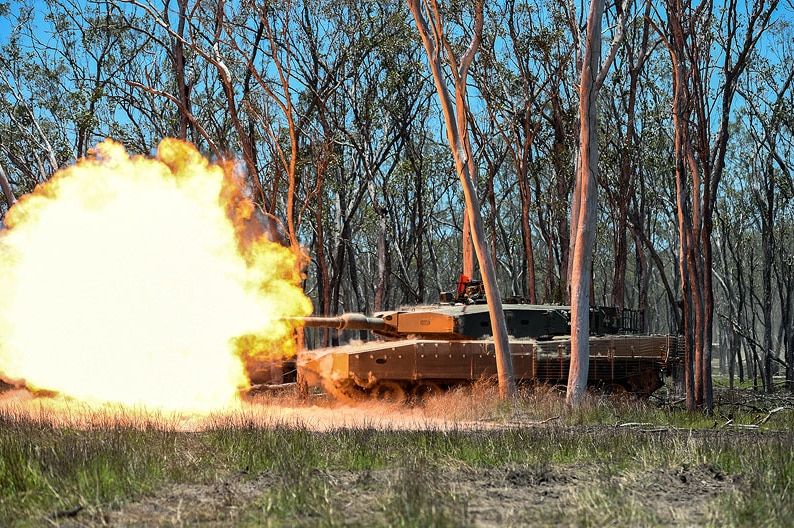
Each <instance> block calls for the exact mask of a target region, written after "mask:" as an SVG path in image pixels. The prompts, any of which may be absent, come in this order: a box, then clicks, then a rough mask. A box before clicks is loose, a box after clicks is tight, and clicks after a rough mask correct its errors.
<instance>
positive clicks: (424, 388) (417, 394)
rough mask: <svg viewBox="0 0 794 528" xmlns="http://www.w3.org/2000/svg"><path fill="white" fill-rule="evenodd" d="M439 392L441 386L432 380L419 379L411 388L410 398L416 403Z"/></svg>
mask: <svg viewBox="0 0 794 528" xmlns="http://www.w3.org/2000/svg"><path fill="white" fill-rule="evenodd" d="M439 394H441V387H439V386H438V384H437V383H433V382H432V381H420V382H419V383H417V384H416V385H414V387H413V389H411V398H412V399H413V400H414V401H415V402H417V403H421V402H424V401H425V400H427V399H428V398H430V397H433V396H438V395H439Z"/></svg>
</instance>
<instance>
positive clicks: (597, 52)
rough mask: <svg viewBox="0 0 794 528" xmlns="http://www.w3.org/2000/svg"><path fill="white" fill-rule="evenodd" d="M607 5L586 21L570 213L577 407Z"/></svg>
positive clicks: (584, 353)
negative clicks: (577, 167)
mask: <svg viewBox="0 0 794 528" xmlns="http://www.w3.org/2000/svg"><path fill="white" fill-rule="evenodd" d="M603 13H604V2H603V0H593V1H592V2H591V3H590V12H589V14H588V16H587V37H586V41H585V52H584V61H583V63H582V77H581V82H580V85H579V121H580V122H579V127H580V135H579V137H580V148H581V154H580V170H579V171H578V173H577V179H576V185H575V187H574V199H573V207H574V208H577V207H578V210H576V209H574V210H572V212H571V240H572V241H573V244H571V245H572V249H573V252H572V255H573V256H572V260H571V272H570V273H569V275H570V279H571V366H570V371H569V373H568V393H567V402H568V404H569V405H571V406H572V407H576V406H578V405H579V404H580V403H581V402H582V400H583V398H584V395H585V391H586V389H587V374H588V370H589V366H590V277H591V274H592V273H591V272H592V267H593V244H594V242H595V231H596V211H597V204H598V183H597V178H598V122H597V115H596V108H597V106H596V99H597V95H598V84H597V76H598V71H599V61H600V58H601V18H602V15H603Z"/></svg>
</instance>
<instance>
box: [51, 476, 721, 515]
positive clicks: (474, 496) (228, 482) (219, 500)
mask: <svg viewBox="0 0 794 528" xmlns="http://www.w3.org/2000/svg"><path fill="white" fill-rule="evenodd" d="M314 478H316V479H318V480H319V481H321V482H322V485H324V486H327V487H328V489H329V490H330V494H331V496H332V497H333V500H334V501H336V502H337V503H338V506H339V508H341V509H343V511H345V512H346V514H347V517H346V523H347V524H348V525H360V526H364V525H384V524H386V522H385V520H384V519H382V518H379V516H380V515H381V514H382V511H383V506H384V504H385V501H387V500H389V496H390V495H393V494H395V493H399V492H400V481H401V478H403V476H401V474H400V471H399V470H378V471H361V472H351V471H318V472H317V474H316V475H315V476H314ZM277 481H278V479H277V477H275V476H274V475H271V474H267V473H263V474H260V475H256V476H253V477H251V476H250V475H235V476H232V477H229V478H225V479H222V480H220V481H218V482H216V483H213V484H206V485H202V484H190V485H188V484H179V485H175V486H172V487H170V488H167V489H163V490H160V491H159V492H158V493H157V494H155V495H151V496H147V497H144V498H142V499H141V500H139V501H137V502H132V503H128V504H125V505H123V506H122V507H120V508H118V509H116V510H112V511H104V512H99V511H82V512H80V513H79V514H77V515H76V516H75V517H74V518H72V519H61V522H60V523H59V524H60V526H64V527H71V526H74V527H76V526H100V525H112V526H182V525H201V526H211V527H212V526H234V525H235V524H237V523H238V522H239V521H241V520H242V519H248V520H249V521H250V520H252V518H257V517H259V516H260V515H264V511H265V510H266V509H267V504H266V501H263V500H262V498H263V497H265V496H267V494H268V493H269V492H270V491H271V489H272V488H273V487H274V486H275V485H277ZM433 484H434V485H436V486H438V493H440V494H445V495H450V496H452V495H454V496H455V497H457V498H458V499H457V501H458V503H459V505H460V506H461V508H460V512H461V515H465V518H460V519H459V521H460V522H459V524H460V525H468V526H475V527H497V526H500V527H501V526H521V525H532V524H534V525H538V524H540V525H547V524H554V525H557V526H576V525H580V524H581V522H582V519H583V517H585V518H586V517H587V515H588V514H589V513H591V511H590V510H591V509H592V511H597V512H602V513H601V514H603V515H604V516H605V517H604V518H601V519H592V518H591V519H590V522H591V523H592V524H593V525H601V524H604V523H606V524H609V523H610V518H609V516H610V513H609V512H613V514H614V515H615V516H617V515H619V510H620V509H621V508H626V507H631V508H634V509H637V508H639V511H640V512H642V515H644V516H645V517H644V518H646V519H648V520H651V521H652V522H653V524H655V525H663V526H697V525H700V524H703V523H706V522H707V521H708V520H709V519H710V516H711V515H712V513H711V512H713V511H714V510H713V509H712V503H713V501H715V500H717V499H719V497H720V496H721V495H724V494H726V493H729V492H731V491H732V490H733V489H734V488H735V486H736V483H735V482H734V481H733V480H732V479H729V478H726V477H725V476H724V475H722V474H720V473H719V472H718V471H716V470H714V469H712V468H711V467H709V466H695V467H679V468H668V469H652V470H648V471H644V472H639V473H631V472H629V473H620V474H616V475H612V476H605V475H604V474H603V467H601V466H599V465H567V466H566V465H560V466H545V467H521V466H511V467H504V468H498V469H489V470H486V469H479V468H477V469H475V468H456V469H442V470H440V471H439V472H438V473H437V474H436V475H435V477H434V483H433ZM257 510H259V513H257ZM252 512H253V513H252ZM614 520H615V519H612V521H614ZM303 521H304V522H303V523H301V522H298V524H312V523H311V522H310V521H311V519H308V518H306V519H303Z"/></svg>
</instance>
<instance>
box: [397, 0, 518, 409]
mask: <svg viewBox="0 0 794 528" xmlns="http://www.w3.org/2000/svg"><path fill="white" fill-rule="evenodd" d="M408 6H409V8H410V9H411V13H412V14H413V16H414V20H415V21H416V26H417V29H418V30H419V35H420V36H421V38H422V43H423V44H424V47H425V50H426V51H427V57H428V61H429V63H430V70H431V72H432V73H433V79H434V81H435V86H436V92H437V93H438V97H439V101H440V102H441V108H442V111H443V113H444V121H445V124H446V131H447V139H448V141H449V146H450V149H451V150H452V157H453V159H454V160H455V168H456V171H457V173H458V176H459V177H460V180H461V184H462V186H463V193H464V196H465V198H466V213H467V214H468V224H469V225H470V228H471V234H472V239H473V242H474V250H475V252H476V254H477V261H478V262H479V265H480V271H481V273H482V276H483V283H484V285H485V294H486V297H487V300H488V311H489V313H490V317H491V329H492V332H493V338H494V348H495V353H496V370H497V376H498V378H499V392H500V395H501V396H502V398H504V399H513V398H515V395H516V385H515V379H514V378H513V364H512V358H511V357H510V346H509V343H508V336H507V325H506V323H505V317H504V312H503V311H502V300H501V297H500V293H499V286H498V283H497V279H496V270H495V266H494V263H493V260H492V258H491V254H490V253H491V252H490V249H489V246H488V244H487V241H486V240H485V233H484V229H483V226H482V217H481V212H480V206H479V199H478V197H477V192H476V184H475V181H476V164H475V161H474V159H473V156H472V154H473V153H472V148H471V142H470V138H469V132H468V112H467V108H468V106H467V86H468V84H467V79H466V78H467V75H468V70H469V67H470V66H471V63H472V61H473V60H474V56H475V54H476V53H477V50H478V48H479V45H480V41H481V39H482V28H483V24H484V11H483V3H482V2H481V1H476V2H475V3H474V5H473V6H472V7H473V13H472V15H471V19H470V23H471V24H472V26H471V30H470V31H471V33H470V41H469V43H468V45H467V47H466V49H465V51H463V52H462V54H461V55H460V56H459V57H458V55H457V53H456V52H455V50H454V48H453V46H452V45H451V42H450V40H449V38H448V37H447V31H448V30H449V28H448V27H447V22H448V20H447V16H448V14H449V13H448V12H447V11H446V9H445V8H444V7H443V6H441V5H440V4H439V3H438V2H437V1H436V0H427V1H422V0H408ZM447 75H450V76H451V82H452V87H453V91H452V92H450V87H449V86H448V85H447V78H446V76H447ZM453 95H454V100H453ZM465 243H466V242H465V236H464V244H465Z"/></svg>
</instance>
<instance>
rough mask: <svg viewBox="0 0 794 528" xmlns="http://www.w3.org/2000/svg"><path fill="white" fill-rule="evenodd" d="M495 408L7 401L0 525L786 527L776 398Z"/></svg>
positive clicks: (786, 471) (785, 428)
mask: <svg viewBox="0 0 794 528" xmlns="http://www.w3.org/2000/svg"><path fill="white" fill-rule="evenodd" d="M497 396H498V393H497V392H496V389H495V387H492V386H489V385H487V384H480V385H478V386H475V387H473V388H470V389H466V390H464V389H460V390H456V391H452V392H450V393H447V394H443V395H439V396H438V397H436V398H433V399H430V400H428V401H426V402H425V403H424V404H423V405H420V406H413V407H410V406H399V405H390V404H385V403H376V404H369V405H366V406H361V407H350V406H347V405H340V404H338V403H336V402H334V401H332V400H328V399H327V398H325V397H321V396H319V397H317V396H316V397H311V398H306V397H303V396H301V395H299V394H298V393H296V392H287V393H282V394H271V393H267V394H260V395H256V396H253V397H251V398H250V399H249V401H248V402H246V403H245V404H244V405H243V406H241V408H240V409H238V410H236V411H234V412H230V413H225V414H215V415H211V416H175V415H168V416H164V415H157V414H154V415H152V414H147V413H136V412H130V411H129V410H125V409H118V408H116V409H113V408H102V409H94V408H90V407H88V406H82V405H76V404H74V402H63V401H57V400H48V399H43V400H41V399H40V400H37V399H30V398H25V399H20V400H16V401H14V402H11V401H10V400H9V399H8V398H6V399H5V401H3V402H2V406H0V492H1V493H2V498H0V524H3V525H10V526H15V525H16V526H39V525H41V526H49V525H61V526H78V525H79V526H100V525H104V524H108V523H110V524H113V525H120V526H124V525H138V526H142V525H146V526H149V525H174V524H179V525H199V524H200V525H211V526H225V525H228V526H245V525H250V526H262V525H269V526H285V525H289V526H318V525H320V526H334V525H346V526H349V525H361V526H373V525H374V526H408V525H410V526H416V525H424V526H431V525H432V526H465V525H473V526H493V525H499V526H510V525H516V526H518V525H526V524H534V525H541V526H542V525H555V526H595V525H618V524H620V525H680V526H693V525H706V526H707V525H717V524H719V525H720V526H753V525H758V524H765V525H767V526H785V525H786V524H787V522H788V520H790V519H791V518H792V516H794V501H793V500H792V494H791V493H790V491H791V489H792V484H794V453H792V451H791V449H790V446H791V444H792V441H793V440H794V417H793V414H794V413H792V411H791V410H787V409H784V410H781V411H778V412H775V413H772V414H770V411H771V410H773V409H774V408H776V407H772V405H775V402H772V403H771V404H770V405H766V404H764V403H763V402H762V401H758V400H756V399H755V395H754V394H753V395H750V396H753V399H752V401H753V403H752V405H751V406H750V407H748V408H742V407H741V406H739V405H738V404H737V400H736V399H735V397H732V399H731V401H730V403H729V404H728V403H726V405H728V406H727V407H725V408H718V410H717V413H716V414H715V416H714V417H704V416H702V415H692V414H690V413H687V412H685V411H683V410H682V409H680V405H679V404H677V403H676V401H675V400H652V401H642V400H639V401H638V400H628V399H625V398H613V397H610V396H606V395H601V394H592V395H590V396H588V398H587V400H586V402H585V404H584V405H583V406H582V407H580V408H579V409H577V410H575V411H573V410H570V409H568V408H567V407H566V406H565V403H564V397H563V395H562V394H561V393H559V392H558V391H556V390H554V389H553V388H547V387H536V388H534V389H530V388H524V389H522V390H521V392H520V395H519V398H518V400H517V402H515V406H512V405H507V404H505V403H504V402H501V401H500V400H499V399H498V397H497ZM734 396H735V395H734ZM724 401H727V400H724ZM777 403H779V401H778V402H777ZM727 413H730V418H729V417H728V416H727ZM762 421H763V423H761V422H762ZM729 422H730V423H729ZM726 424H728V425H726ZM734 425H746V426H754V427H753V428H745V427H734ZM761 512H763V516H761Z"/></svg>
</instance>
